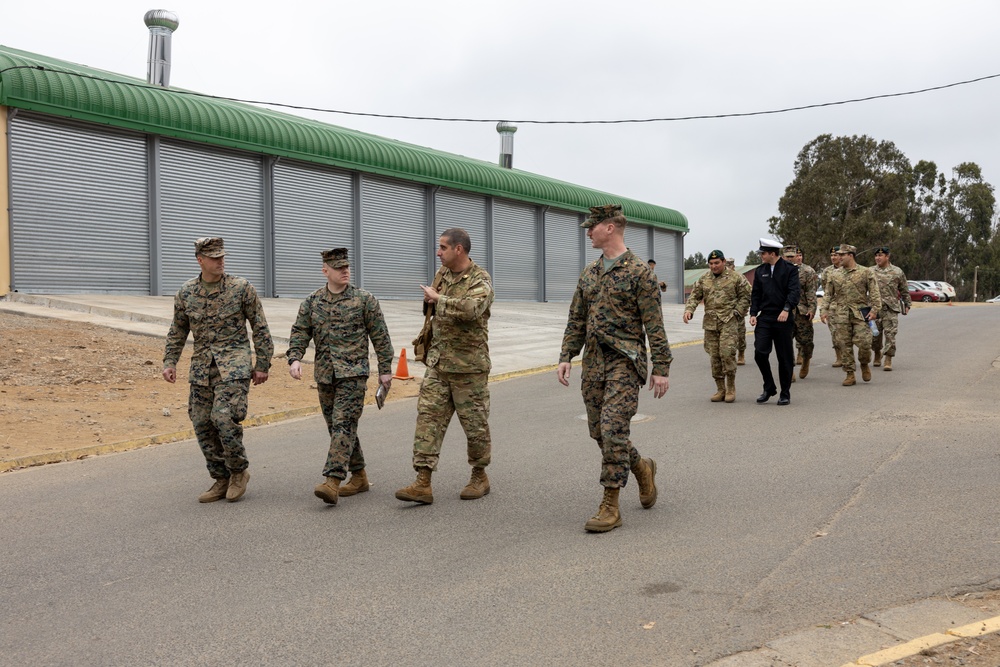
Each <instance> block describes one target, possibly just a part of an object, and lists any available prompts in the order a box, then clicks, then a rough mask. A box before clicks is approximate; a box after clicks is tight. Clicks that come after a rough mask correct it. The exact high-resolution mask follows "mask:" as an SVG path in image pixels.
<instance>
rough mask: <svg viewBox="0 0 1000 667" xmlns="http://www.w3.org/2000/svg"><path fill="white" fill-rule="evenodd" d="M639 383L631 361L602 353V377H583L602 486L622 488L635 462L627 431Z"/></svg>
mask: <svg viewBox="0 0 1000 667" xmlns="http://www.w3.org/2000/svg"><path fill="white" fill-rule="evenodd" d="M706 333H707V332H706ZM642 385H643V380H642V378H640V377H639V376H638V374H637V373H636V371H635V364H634V363H633V362H632V361H631V360H630V359H628V358H627V357H625V356H623V355H605V357H604V379H603V380H584V381H583V404H584V405H585V406H586V408H587V426H588V427H589V428H590V437H591V438H593V439H594V440H596V441H597V445H598V446H599V447H600V448H601V486H603V487H605V488H608V489H621V488H624V487H625V485H626V484H627V483H628V473H629V471H630V470H631V469H632V468H634V467H635V466H637V465H639V458H640V457H639V452H638V451H636V448H635V447H634V446H633V445H632V441H631V440H630V439H629V434H630V426H631V420H632V417H633V416H634V415H635V413H636V410H638V409H639V390H640V389H641V388H642Z"/></svg>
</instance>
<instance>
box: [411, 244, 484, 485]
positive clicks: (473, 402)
mask: <svg viewBox="0 0 1000 667" xmlns="http://www.w3.org/2000/svg"><path fill="white" fill-rule="evenodd" d="M470 250H472V241H471V240H470V239H469V234H468V232H466V231H465V230H464V229H460V228H458V227H455V228H452V229H446V230H445V231H444V233H443V234H441V238H440V239H438V251H437V256H438V258H439V259H440V260H441V268H440V269H439V270H438V272H437V274H436V275H435V276H434V282H433V284H431V285H430V286H427V285H421V286H420V289H421V290H423V293H424V308H429V309H433V310H432V312H433V314H434V316H433V318H432V320H431V322H432V328H433V336H432V338H431V345H430V349H429V350H428V351H427V361H426V366H427V371H426V373H425V374H424V381H423V384H421V385H420V397H419V398H418V399H417V427H416V430H415V432H414V434H413V468H414V470H416V471H417V479H416V481H415V482H413V484H411V485H409V486H407V487H404V488H402V489H400V490H399V491H396V498H398V499H399V500H405V501H408V502H414V503H421V504H424V505H429V504H431V503H432V502H434V494H433V491H432V489H431V473H432V472H433V471H434V470H436V469H437V464H438V459H439V458H440V454H441V441H442V440H444V434H445V431H446V430H447V429H448V422H450V421H451V417H452V415H453V414H455V413H456V412H457V413H458V420H459V421H460V422H461V424H462V428H463V429H464V430H465V437H466V440H467V442H468V448H467V449H468V456H469V465H471V466H472V476H471V478H470V479H469V483H468V484H467V485H466V486H465V488H464V489H462V491H461V493H460V494H459V497H460V498H461V499H462V500H475V499H477V498H482V497H483V496H485V495H486V494H487V493H489V492H490V480H489V478H488V477H487V476H486V466H488V465H489V464H490V454H491V448H492V442H491V439H490V424H489V418H490V388H489V372H490V368H491V364H490V348H489V327H488V323H489V319H490V306H491V305H492V304H493V280H492V279H491V278H490V274H489V273H487V272H486V269H484V268H482V267H481V266H479V265H478V264H476V263H475V262H473V261H472V258H471V257H469V251H470Z"/></svg>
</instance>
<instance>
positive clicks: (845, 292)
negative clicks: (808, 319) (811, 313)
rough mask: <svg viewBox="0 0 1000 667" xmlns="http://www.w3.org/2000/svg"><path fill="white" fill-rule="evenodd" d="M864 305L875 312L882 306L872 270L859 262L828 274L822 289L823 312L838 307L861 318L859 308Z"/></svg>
mask: <svg viewBox="0 0 1000 667" xmlns="http://www.w3.org/2000/svg"><path fill="white" fill-rule="evenodd" d="M865 306H871V307H872V309H873V310H874V311H875V312H878V310H879V309H880V308H881V307H882V298H881V297H880V296H879V288H878V281H876V280H875V272H874V271H872V270H871V269H870V268H868V267H867V266H861V265H860V264H859V265H857V266H855V267H854V268H853V269H845V268H841V269H840V270H839V271H834V272H832V273H831V274H830V277H829V278H828V279H827V283H826V286H825V287H824V289H823V313H824V314H827V313H829V312H830V310H831V309H838V308H839V309H842V311H843V314H845V315H852V316H854V317H857V318H859V319H861V317H862V315H861V308H863V307H865Z"/></svg>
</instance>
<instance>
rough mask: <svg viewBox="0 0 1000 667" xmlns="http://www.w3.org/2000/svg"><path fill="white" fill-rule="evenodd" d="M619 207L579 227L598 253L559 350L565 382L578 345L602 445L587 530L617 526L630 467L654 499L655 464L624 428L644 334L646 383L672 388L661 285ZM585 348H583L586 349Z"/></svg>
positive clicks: (594, 210) (634, 404)
mask: <svg viewBox="0 0 1000 667" xmlns="http://www.w3.org/2000/svg"><path fill="white" fill-rule="evenodd" d="M626 224H627V221H626V219H625V216H624V215H623V214H622V207H621V206H618V205H616V204H611V205H608V206H592V207H591V208H590V217H588V218H587V220H586V221H584V222H583V223H582V224H581V225H580V226H581V227H585V228H586V229H587V236H588V237H589V238H590V242H591V245H592V246H593V247H594V248H596V249H598V250H601V251H602V255H601V257H599V258H598V259H596V260H595V261H594V262H592V263H591V264H589V265H588V266H587V267H586V268H585V269H584V270H583V273H581V274H580V280H579V282H578V283H577V286H576V292H574V294H573V301H572V303H571V304H570V307H569V321H568V322H567V323H566V331H565V333H564V334H563V343H562V350H561V352H560V353H559V368H558V371H557V378H558V380H559V382H560V383H561V384H562V385H564V386H567V387H568V386H569V376H570V369H571V368H572V364H571V362H572V360H573V357H575V356H576V355H577V354H578V353H579V352H580V348H584V351H583V387H582V389H583V403H584V405H585V406H586V408H587V424H588V426H589V428H590V437H591V438H593V439H594V440H595V441H597V444H598V446H599V447H600V448H601V458H602V466H601V477H600V481H601V486H603V487H604V497H603V499H602V500H601V504H600V506H599V507H598V509H597V514H595V515H594V516H593V517H591V519H590V520H589V521H587V523H586V524H585V525H584V528H585V529H586V530H588V531H591V532H607V531H609V530H613V529H614V528H617V527H618V526H620V525H622V519H621V512H620V511H619V508H618V495H619V491H620V490H621V489H622V488H623V487H624V486H625V485H626V484H627V483H628V474H629V471H630V470H631V472H632V474H634V475H635V477H636V480H637V481H638V483H639V501H640V503H641V504H642V506H643V507H644V508H646V509H649V508H650V507H652V506H653V505H654V504H655V503H656V480H655V476H656V462H655V461H654V460H653V459H650V458H643V457H641V456H640V455H639V452H638V451H637V450H636V448H635V446H633V444H632V441H631V440H630V439H629V426H630V420H631V419H632V416H633V415H635V412H636V410H637V409H638V405H639V390H640V389H641V388H642V385H643V384H645V382H646V371H647V365H646V338H647V337H648V338H649V347H650V356H651V358H652V363H653V369H652V373H651V374H650V376H649V388H650V390H651V391H652V392H653V396H654V397H655V398H660V397H662V396H663V395H664V394H666V392H667V389H668V388H669V386H670V384H669V380H668V379H667V375H668V373H669V372H670V362H671V360H672V359H673V357H672V356H671V354H670V345H669V344H668V342H667V334H666V332H665V330H664V328H663V310H662V306H661V305H660V290H659V287H658V285H657V284H656V282H657V281H656V279H655V277H654V275H653V272H652V271H651V270H650V268H649V266H648V265H647V264H646V263H645V262H643V261H642V260H641V259H639V258H638V257H636V256H635V255H634V254H633V253H632V251H630V250H629V249H628V248H626V247H625V225H626ZM584 346H585V347H584Z"/></svg>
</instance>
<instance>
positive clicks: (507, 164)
mask: <svg viewBox="0 0 1000 667" xmlns="http://www.w3.org/2000/svg"><path fill="white" fill-rule="evenodd" d="M497 132H499V133H500V166H501V167H503V168H504V169H513V168H514V133H515V132H517V128H516V127H514V125H512V124H511V123H508V122H507V121H505V120H502V121H500V122H499V123H497Z"/></svg>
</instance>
